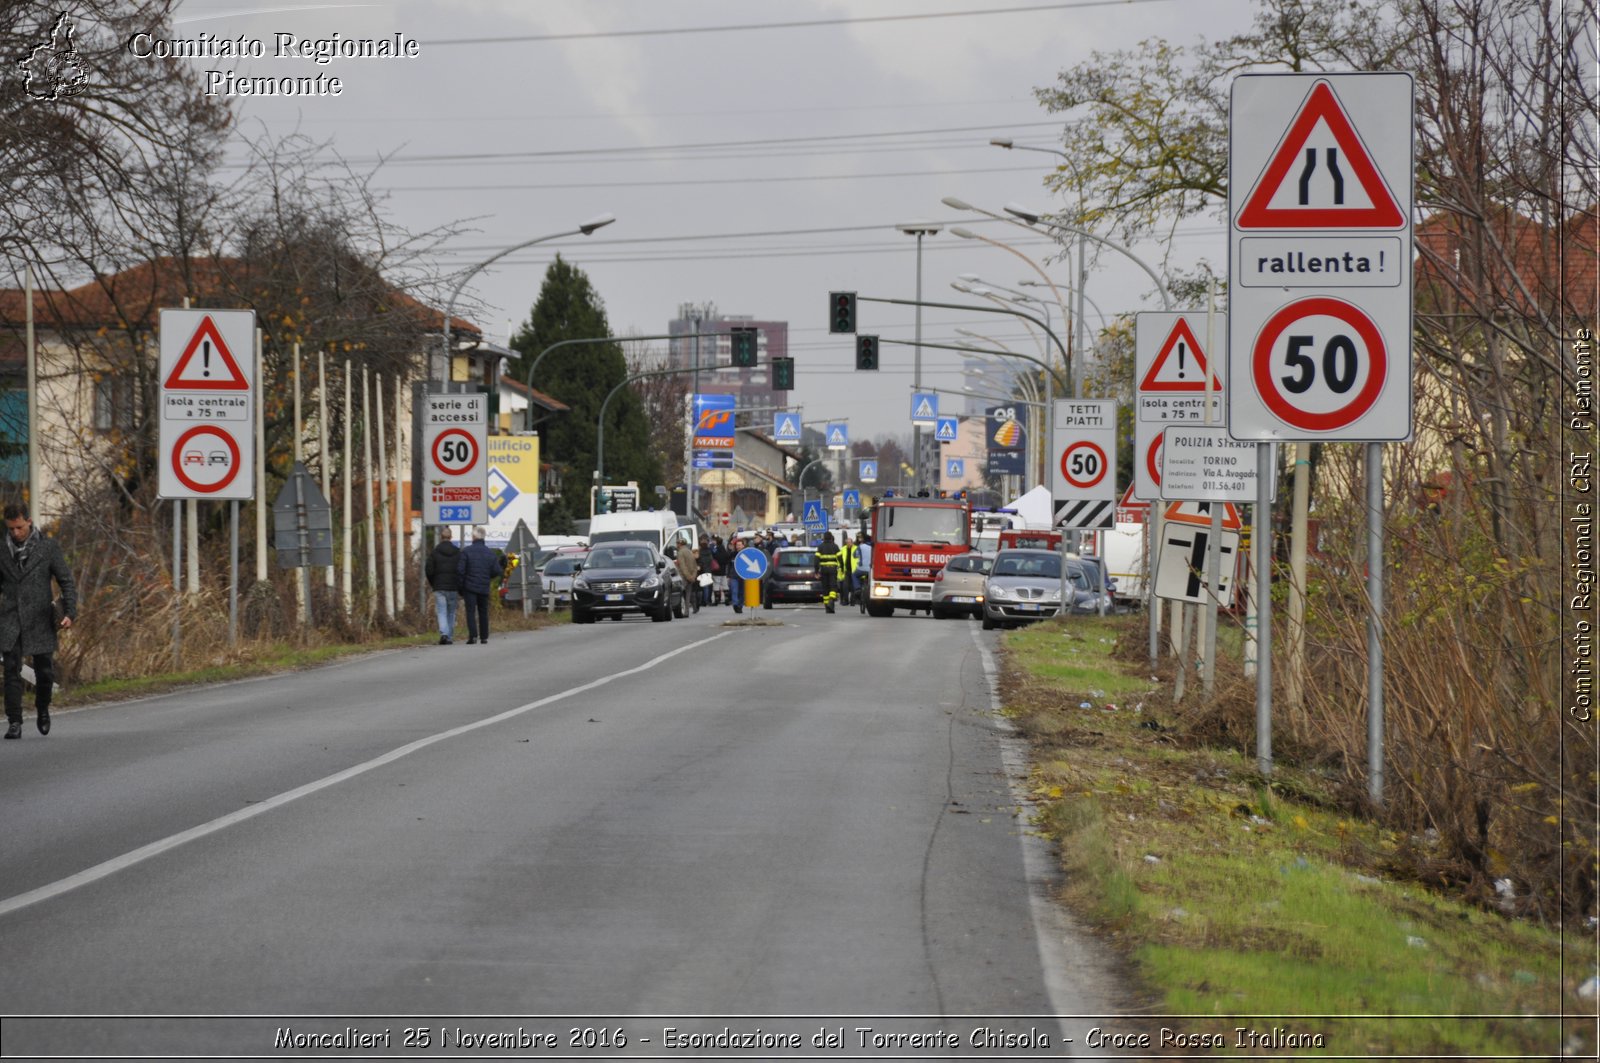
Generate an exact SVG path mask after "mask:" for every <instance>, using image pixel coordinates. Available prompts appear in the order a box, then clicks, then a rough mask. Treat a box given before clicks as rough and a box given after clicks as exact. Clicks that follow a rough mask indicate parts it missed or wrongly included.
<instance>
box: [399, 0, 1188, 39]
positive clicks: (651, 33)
mask: <svg viewBox="0 0 1600 1063" xmlns="http://www.w3.org/2000/svg"><path fill="white" fill-rule="evenodd" d="M1166 2H1168V0H1074V2H1072V3H1061V4H1036V5H1033V6H1031V7H996V8H986V9H982V10H978V11H926V12H918V13H917V14H914V15H866V16H860V17H855V18H849V17H846V18H818V19H804V20H796V21H793V22H745V23H732V24H727V25H720V26H669V27H661V28H657V29H644V30H593V31H590V32H588V33H537V34H525V35H519V36H515V37H455V38H449V39H446V40H439V41H423V42H421V43H422V44H423V46H425V47H428V48H441V47H450V46H453V45H458V44H527V43H532V42H541V41H587V40H602V39H605V38H614V37H668V36H681V35H685V34H693V33H735V32H742V31H746V30H788V29H810V28H813V27H817V26H860V25H866V24H868V23H873V22H916V21H925V20H928V19H938V18H968V17H971V16H975V15H1022V14H1031V13H1034V12H1040V11H1066V10H1072V9H1076V8H1085V7H1123V6H1127V5H1129V4H1150V3H1166Z"/></svg>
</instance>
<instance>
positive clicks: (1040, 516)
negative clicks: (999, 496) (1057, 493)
mask: <svg viewBox="0 0 1600 1063" xmlns="http://www.w3.org/2000/svg"><path fill="white" fill-rule="evenodd" d="M1006 508H1007V509H1014V510H1016V511H1017V515H1018V516H1019V517H1021V518H1022V525H1023V527H1025V528H1048V527H1050V526H1051V525H1053V524H1054V523H1055V513H1056V511H1055V504H1054V502H1053V500H1052V499H1051V497H1050V489H1049V488H1048V487H1045V486H1043V485H1042V484H1041V485H1040V486H1038V487H1035V488H1034V489H1033V490H1031V491H1029V492H1028V493H1027V494H1025V495H1023V496H1022V497H1021V498H1018V499H1015V500H1013V501H1011V502H1007V503H1006Z"/></svg>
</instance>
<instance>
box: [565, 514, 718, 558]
mask: <svg viewBox="0 0 1600 1063" xmlns="http://www.w3.org/2000/svg"><path fill="white" fill-rule="evenodd" d="M622 540H628V541H635V542H647V543H654V544H655V546H656V549H658V550H662V551H665V550H666V548H667V547H669V546H672V545H673V544H674V543H688V544H689V548H690V549H692V550H698V549H699V548H700V537H699V536H698V535H697V534H696V533H695V526H694V525H693V524H684V525H681V526H680V525H679V523H678V515H677V514H676V513H674V512H672V511H671V510H670V509H647V510H638V511H634V512H626V513H596V514H595V515H594V516H592V517H590V518H589V545H590V546H598V545H599V544H601V543H605V542H618V541H622Z"/></svg>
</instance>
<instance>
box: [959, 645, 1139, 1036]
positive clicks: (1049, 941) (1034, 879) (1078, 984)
mask: <svg viewBox="0 0 1600 1063" xmlns="http://www.w3.org/2000/svg"><path fill="white" fill-rule="evenodd" d="M977 628H978V625H976V624H974V625H971V626H970V627H969V634H971V636H972V641H973V644H974V645H976V646H977V647H978V653H979V655H980V657H981V659H982V661H983V673H984V675H985V677H987V679H988V680H989V704H990V707H991V708H992V709H993V710H994V712H995V719H996V721H998V723H999V725H1000V726H1001V727H1002V728H1003V731H1002V733H1001V736H1000V760H1001V764H1002V765H1003V766H1004V768H1005V773H1006V786H1007V787H1009V788H1010V790H1011V799H1012V800H1013V801H1015V802H1016V804H1017V806H1018V807H1019V808H1024V809H1026V808H1031V807H1032V806H1033V804H1034V801H1033V798H1032V797H1030V796H1029V795H1028V794H1027V793H1026V792H1025V790H1024V789H1023V786H1022V783H1021V780H1024V779H1026V778H1027V777H1028V766H1029V757H1028V749H1027V745H1026V744H1025V743H1024V742H1023V740H1022V738H1021V737H1019V736H1018V734H1017V730H1016V728H1015V727H1013V726H1012V725H1011V722H1010V721H1009V720H1007V719H1006V718H1005V717H1003V716H1001V715H1000V714H999V713H1000V709H1001V708H1002V705H1001V701H1000V668H999V665H998V664H997V663H996V662H995V659H994V654H993V653H992V652H991V651H990V649H989V647H988V646H986V645H985V644H984V642H983V639H982V638H980V637H979V635H978V630H977ZM1017 833H1018V836H1019V840H1020V841H1021V843H1022V873H1023V877H1024V878H1025V879H1027V882H1028V908H1029V910H1030V911H1031V912H1032V913H1033V935H1034V938H1035V940H1036V941H1037V942H1038V944H1039V959H1040V966H1041V967H1042V968H1043V970H1044V989H1045V995H1046V996H1048V997H1049V998H1050V1007H1051V1010H1052V1011H1053V1012H1054V1013H1055V1015H1056V1016H1057V1017H1058V1019H1057V1021H1058V1022H1059V1023H1060V1028H1061V1031H1062V1035H1063V1037H1068V1036H1070V1033H1069V1032H1068V1030H1067V1026H1066V1022H1065V1017H1066V1016H1069V1015H1078V1016H1086V1015H1099V1014H1105V1015H1110V1014H1113V1012H1111V1011H1109V1010H1106V1008H1107V1005H1106V1004H1105V1002H1103V1001H1099V1000H1090V999H1087V996H1088V994H1087V992H1086V988H1085V986H1084V984H1083V982H1084V975H1085V974H1086V973H1087V972H1088V971H1090V970H1091V969H1092V968H1090V967H1088V966H1086V965H1085V964H1084V962H1083V959H1084V957H1083V956H1082V955H1081V953H1082V952H1083V951H1084V948H1085V946H1084V945H1083V944H1082V943H1080V942H1078V941H1077V940H1075V939H1077V938H1078V937H1080V936H1081V935H1082V933H1083V931H1082V930H1080V929H1078V928H1077V927H1075V926H1073V925H1072V923H1071V922H1070V921H1069V920H1068V918H1067V917H1066V915H1065V914H1064V913H1063V912H1062V910H1061V909H1060V908H1059V907H1057V906H1056V904H1055V902H1053V901H1052V900H1051V899H1050V898H1049V897H1048V895H1047V887H1048V886H1049V885H1050V884H1052V883H1053V882H1055V881H1056V880H1057V879H1059V877H1060V871H1059V865H1058V864H1056V862H1055V853H1054V851H1053V849H1052V847H1051V845H1050V843H1048V842H1046V841H1045V840H1044V839H1042V838H1040V837H1038V836H1037V835H1035V834H1033V833H1031V832H1030V831H1029V830H1028V829H1027V826H1026V823H1025V822H1024V825H1023V827H1022V829H1021V830H1019V831H1018V832H1017ZM1072 972H1078V977H1076V978H1074V977H1073V974H1072ZM1097 1009H1098V1010H1097ZM1067 1043H1070V1042H1067ZM1070 1054H1072V1055H1077V1053H1076V1052H1071V1053H1070Z"/></svg>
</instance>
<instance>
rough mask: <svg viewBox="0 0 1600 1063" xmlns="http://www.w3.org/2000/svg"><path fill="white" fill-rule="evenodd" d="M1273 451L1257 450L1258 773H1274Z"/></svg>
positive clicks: (1263, 448)
mask: <svg viewBox="0 0 1600 1063" xmlns="http://www.w3.org/2000/svg"><path fill="white" fill-rule="evenodd" d="M1272 473H1273V469H1272V448H1271V447H1257V448H1256V512H1255V524H1256V527H1255V538H1256V549H1257V550H1258V551H1259V553H1258V554H1257V556H1258V557H1259V558H1260V559H1261V564H1260V565H1259V566H1258V567H1257V569H1256V640H1257V641H1256V645H1257V650H1256V770H1257V771H1259V772H1261V774H1262V775H1271V774H1272Z"/></svg>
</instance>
